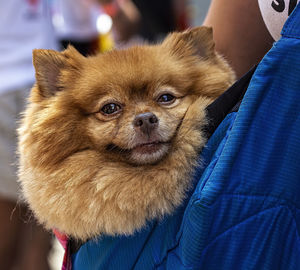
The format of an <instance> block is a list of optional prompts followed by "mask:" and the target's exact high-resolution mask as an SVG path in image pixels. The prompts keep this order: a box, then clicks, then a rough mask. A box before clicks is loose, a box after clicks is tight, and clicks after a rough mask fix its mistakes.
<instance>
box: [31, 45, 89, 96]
mask: <svg viewBox="0 0 300 270" xmlns="http://www.w3.org/2000/svg"><path fill="white" fill-rule="evenodd" d="M83 59H84V57H83V56H82V55H81V54H80V53H79V52H78V51H76V49H75V48H73V47H72V46H69V47H68V48H67V49H66V50H64V51H63V52H57V51H54V50H33V65H34V68H35V77H36V85H37V89H38V93H39V95H40V96H41V97H42V98H49V97H51V96H54V95H55V94H56V93H57V92H58V91H61V90H63V89H64V83H63V81H64V77H65V76H66V75H67V74H69V77H70V76H71V77H72V76H73V77H74V79H76V76H78V73H79V72H80V70H79V69H80V66H81V65H80V63H81V62H82V61H83ZM70 80H72V78H70Z"/></svg>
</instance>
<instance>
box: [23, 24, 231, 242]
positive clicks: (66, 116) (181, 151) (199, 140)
mask: <svg viewBox="0 0 300 270" xmlns="http://www.w3.org/2000/svg"><path fill="white" fill-rule="evenodd" d="M33 63H34V66H35V70H36V85H35V86H34V87H33V88H32V91H31V96H30V103H29V105H28V107H27V109H26V111H25V113H24V117H23V120H22V123H21V126H20V128H19V154H20V170H19V179H20V182H21V185H22V187H23V192H24V197H25V199H26V201H27V202H28V203H29V205H30V207H31V209H32V210H33V212H34V213H35V215H36V217H37V218H38V220H39V221H40V222H41V223H43V224H44V225H45V226H46V227H47V228H56V229H58V230H60V231H61V232H64V233H66V234H67V235H69V236H72V237H74V238H76V239H81V240H86V239H88V238H91V237H94V236H97V235H100V234H109V235H115V234H127V235H129V234H132V233H134V232H135V231H136V230H139V229H141V228H142V227H143V226H144V225H145V224H146V222H147V221H148V220H152V219H159V218H161V217H162V216H164V215H166V214H170V213H172V211H173V210H174V209H175V208H176V207H178V206H179V205H180V204H181V203H182V201H183V199H184V198H185V195H186V192H187V190H188V189H189V188H190V187H191V182H192V180H191V179H192V177H191V176H192V174H193V172H194V168H195V166H197V163H198V155H199V151H200V150H201V148H202V147H203V145H204V144H205V141H206V140H205V134H203V126H204V125H205V123H206V118H205V108H206V106H207V105H208V104H209V103H211V102H212V101H213V100H214V99H216V98H217V97H218V96H219V95H220V94H221V93H223V92H224V90H226V89H227V88H228V87H229V86H230V85H231V84H232V82H233V80H234V74H233V72H232V71H231V69H230V67H229V66H228V64H227V63H226V62H225V61H224V59H223V58H222V57H220V56H219V55H218V54H217V53H216V52H215V50H214V42H213V39H212V30H211V29H210V28H206V27H198V28H194V29H191V30H187V31H185V32H182V33H172V34H170V35H169V36H168V37H167V38H166V39H165V40H164V42H163V43H162V44H159V45H145V46H137V47H132V48H129V49H127V50H120V51H111V52H108V53H105V54H102V55H97V56H91V57H87V58H85V57H83V56H82V55H80V54H79V53H78V52H77V51H76V50H75V49H74V48H72V47H69V48H68V49H67V50H65V51H63V52H56V51H52V50H35V51H34V52H33Z"/></svg>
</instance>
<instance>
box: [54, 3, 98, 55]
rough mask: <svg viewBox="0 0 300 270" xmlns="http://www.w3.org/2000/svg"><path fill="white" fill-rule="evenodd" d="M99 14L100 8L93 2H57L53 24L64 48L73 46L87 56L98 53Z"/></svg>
mask: <svg viewBox="0 0 300 270" xmlns="http://www.w3.org/2000/svg"><path fill="white" fill-rule="evenodd" d="M99 14H100V10H99V8H98V6H97V5H95V3H94V2H92V1H83V0H55V1H54V15H53V24H54V27H55V32H56V36H57V38H58V40H59V41H60V43H61V45H62V47H63V48H67V47H68V45H69V44H71V45H72V46H74V47H75V48H76V49H77V50H78V51H79V52H80V53H81V54H82V55H85V56H86V55H88V54H94V53H96V52H98V31H97V27H96V21H97V17H98V16H99Z"/></svg>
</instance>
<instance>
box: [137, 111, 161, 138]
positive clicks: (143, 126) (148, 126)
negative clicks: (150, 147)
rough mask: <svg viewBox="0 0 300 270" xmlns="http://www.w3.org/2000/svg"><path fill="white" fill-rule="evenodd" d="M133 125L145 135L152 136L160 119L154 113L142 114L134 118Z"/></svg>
mask: <svg viewBox="0 0 300 270" xmlns="http://www.w3.org/2000/svg"><path fill="white" fill-rule="evenodd" d="M133 125H134V126H135V127H137V128H139V129H140V130H141V131H142V132H143V133H145V134H147V135H150V133H151V131H152V130H153V129H155V128H156V127H157V126H158V119H157V117H156V115H155V114H154V113H151V112H147V113H141V114H139V115H137V116H136V117H135V118H134V120H133Z"/></svg>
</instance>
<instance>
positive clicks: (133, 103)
mask: <svg viewBox="0 0 300 270" xmlns="http://www.w3.org/2000/svg"><path fill="white" fill-rule="evenodd" d="M159 50H161V48H159V47H150V48H135V49H132V50H129V51H126V52H118V51H116V52H113V54H114V57H115V58H116V59H115V58H113V60H111V57H110V56H109V55H107V56H102V57H101V56H100V57H99V62H100V61H101V60H102V61H101V66H99V71H98V72H97V73H94V74H93V76H94V80H95V84H94V85H91V84H90V83H89V84H86V83H84V84H85V85H86V92H89V94H88V95H91V96H93V97H94V100H93V101H92V103H89V102H88V104H87V106H86V105H85V104H82V105H81V106H82V108H84V110H85V111H86V113H87V117H86V128H87V130H88V132H87V133H86V135H87V136H88V137H89V139H90V140H91V143H92V145H93V146H92V147H95V148H97V149H98V150H99V152H101V153H104V154H105V155H106V157H107V160H113V161H123V162H127V163H130V164H134V165H142V164H155V163H157V162H159V161H160V160H162V159H163V158H164V157H165V156H166V155H167V154H168V153H169V152H170V151H172V147H173V146H174V145H173V144H174V138H175V137H176V131H177V130H178V128H179V126H180V124H181V121H182V119H183V117H184V115H185V113H186V111H187V109H188V107H189V106H190V104H191V103H192V102H193V101H194V100H195V99H196V98H197V96H198V95H197V94H196V93H195V92H193V90H192V87H193V85H192V83H191V82H188V80H187V78H188V77H189V76H188V74H187V73H188V71H186V72H181V71H179V70H174V71H173V70H172V65H176V61H172V62H170V60H168V61H165V62H166V63H161V62H160V61H163V59H161V58H160V57H159V55H160V53H161V52H160V51H159ZM101 58H102V59H101ZM123 58H125V59H128V61H126V60H125V61H122V59H123ZM113 61H115V62H114V63H113ZM103 65H104V66H106V65H107V66H110V68H109V70H108V71H107V73H106V72H105V71H104V69H105V67H103ZM168 65H169V66H168ZM112 67H113V68H112ZM166 71H168V72H166ZM135 74H139V75H138V76H135ZM182 81H184V85H182V83H180V82H182ZM185 81H186V82H185Z"/></svg>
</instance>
